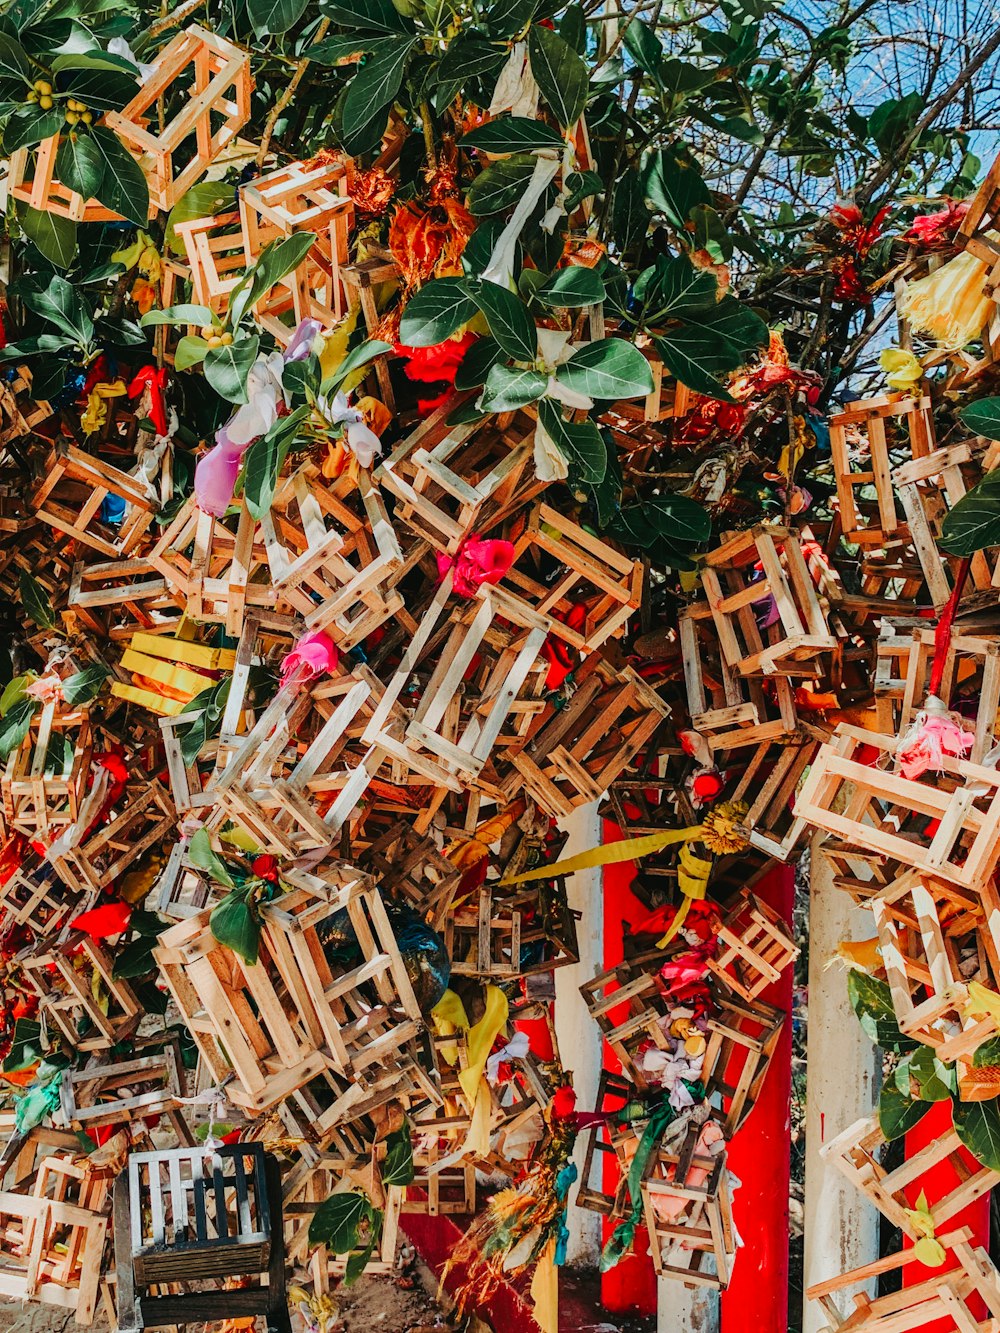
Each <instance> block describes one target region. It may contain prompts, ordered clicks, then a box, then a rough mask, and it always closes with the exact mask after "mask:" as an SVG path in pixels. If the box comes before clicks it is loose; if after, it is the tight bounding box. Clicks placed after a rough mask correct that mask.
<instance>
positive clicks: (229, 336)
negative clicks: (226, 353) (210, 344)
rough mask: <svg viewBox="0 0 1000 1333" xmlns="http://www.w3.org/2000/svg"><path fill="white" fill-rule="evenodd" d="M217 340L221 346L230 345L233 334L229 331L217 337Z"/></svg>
mask: <svg viewBox="0 0 1000 1333" xmlns="http://www.w3.org/2000/svg"><path fill="white" fill-rule="evenodd" d="M219 341H220V342H221V343H222V346H223V347H231V346H232V342H233V335H232V334H231V333H224V334H223V335H222V337H221V338H220V339H219Z"/></svg>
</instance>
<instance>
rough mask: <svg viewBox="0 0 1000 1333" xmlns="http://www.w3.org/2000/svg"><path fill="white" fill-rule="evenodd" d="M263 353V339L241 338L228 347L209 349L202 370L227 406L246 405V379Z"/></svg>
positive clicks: (255, 337)
mask: <svg viewBox="0 0 1000 1333" xmlns="http://www.w3.org/2000/svg"><path fill="white" fill-rule="evenodd" d="M259 352H260V339H259V338H258V337H257V336H256V335H254V336H253V337H252V338H241V339H240V341H239V342H232V343H230V344H229V346H228V347H210V348H209V349H208V351H207V352H206V353H205V359H204V361H203V362H202V369H203V371H204V373H205V379H206V380H208V382H209V384H210V385H211V386H212V388H213V389H214V390H215V392H216V393H217V394H218V395H219V396H220V398H225V400H226V402H228V403H245V402H246V400H247V388H246V386H247V376H248V375H249V374H250V370H251V367H252V366H253V363H254V362H255V361H256V360H257V356H258V354H259Z"/></svg>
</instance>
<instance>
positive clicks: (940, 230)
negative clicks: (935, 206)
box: [903, 199, 969, 250]
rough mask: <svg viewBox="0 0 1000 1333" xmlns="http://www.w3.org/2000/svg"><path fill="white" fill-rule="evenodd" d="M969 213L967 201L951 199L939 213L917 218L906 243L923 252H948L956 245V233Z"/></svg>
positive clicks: (905, 233)
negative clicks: (909, 242)
mask: <svg viewBox="0 0 1000 1333" xmlns="http://www.w3.org/2000/svg"><path fill="white" fill-rule="evenodd" d="M968 211H969V201H968V200H967V199H949V200H948V202H947V203H946V204H945V206H944V208H942V209H940V210H939V211H938V212H937V213H922V214H921V215H920V216H919V217H915V218H914V219H913V221H912V223H911V224H910V228H909V230H908V231H906V232H904V233H903V240H904V241H911V242H913V243H914V244H915V245H918V246H919V247H920V248H921V249H922V250H946V249H949V248H950V247H951V246H953V245H954V243H955V233H956V232H957V231H958V229H959V227H960V226H961V225H962V219H963V218H964V217H965V215H966V213H968Z"/></svg>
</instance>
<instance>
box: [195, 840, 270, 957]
mask: <svg viewBox="0 0 1000 1333" xmlns="http://www.w3.org/2000/svg"><path fill="white" fill-rule="evenodd" d="M192 841H194V839H192ZM250 893H251V890H248V889H233V891H232V893H227V894H226V896H225V897H224V898H223V899H222V901H221V902H220V903H219V904H218V906H216V907H214V908H213V909H212V914H211V916H209V918H208V926H209V929H210V930H211V932H212V934H213V935H214V936H215V938H216V939H217V940H218V941H219V943H220V944H222V945H224V946H225V947H226V948H227V949H232V951H233V953H236V954H239V956H240V957H241V958H242V959H243V960H244V961H245V962H247V963H251V964H252V963H256V961H257V956H258V954H259V952H260V932H261V923H260V921H259V920H258V919H257V917H256V916H255V914H254V910H253V908H252V906H251V904H250Z"/></svg>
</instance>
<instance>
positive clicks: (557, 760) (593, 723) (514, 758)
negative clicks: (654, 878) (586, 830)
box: [504, 653, 670, 818]
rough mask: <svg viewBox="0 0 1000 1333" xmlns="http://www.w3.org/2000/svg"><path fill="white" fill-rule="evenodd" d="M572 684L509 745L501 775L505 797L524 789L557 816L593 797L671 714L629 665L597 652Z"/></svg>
mask: <svg viewBox="0 0 1000 1333" xmlns="http://www.w3.org/2000/svg"><path fill="white" fill-rule="evenodd" d="M575 686H576V688H575V689H574V691H573V694H572V696H571V698H570V700H569V703H568V704H566V706H565V707H563V708H558V709H557V708H556V707H555V706H554V705H552V704H548V705H547V706H546V709H545V711H544V712H543V713H542V715H541V718H540V719H539V720H537V721H536V722H535V723H534V724H533V726H532V732H531V739H530V740H529V741H528V742H527V744H526V745H525V746H524V747H523V748H519V749H514V750H513V751H512V753H511V756H510V765H511V767H512V771H511V772H510V774H509V776H508V777H507V778H506V779H505V781H504V789H505V791H506V793H507V796H508V798H510V797H513V795H514V794H515V793H516V792H517V791H522V790H526V791H527V792H528V793H529V794H530V795H531V796H532V798H533V799H534V800H535V802H536V803H537V804H538V806H539V807H540V808H541V809H542V810H544V811H545V812H546V814H549V815H552V816H554V817H556V818H558V817H559V816H561V815H568V814H569V813H570V811H571V810H574V809H575V808H576V807H577V806H578V805H584V804H587V803H588V802H590V801H596V800H599V799H600V798H601V797H602V796H603V795H604V793H605V792H606V791H607V790H608V788H609V787H610V785H611V783H612V782H614V781H615V780H616V779H617V778H620V777H621V776H622V774H623V773H625V772H626V771H627V770H628V768H629V767H630V765H631V764H632V763H633V761H634V760H635V759H636V758H637V756H638V755H639V753H640V751H641V750H642V749H643V747H644V746H647V745H652V744H653V742H654V737H655V736H656V734H657V732H660V731H662V729H663V727H664V724H665V723H666V721H667V719H668V718H669V716H670V707H669V705H668V704H667V703H665V702H664V700H663V699H662V698H661V697H660V696H659V694H657V692H656V690H654V689H653V688H652V686H650V685H647V684H646V682H645V681H644V680H643V679H642V677H641V676H639V675H638V674H637V673H636V672H635V671H633V670H632V668H631V667H628V666H626V667H622V668H621V669H615V668H614V667H613V666H611V664H610V662H607V661H605V660H604V659H603V658H602V657H601V656H600V655H598V654H596V653H595V654H592V655H591V657H590V658H589V659H588V660H587V662H586V663H585V664H584V665H583V666H582V667H581V668H580V670H579V671H577V672H576V673H575Z"/></svg>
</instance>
